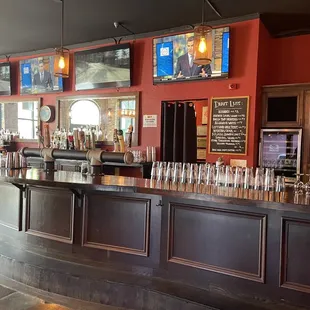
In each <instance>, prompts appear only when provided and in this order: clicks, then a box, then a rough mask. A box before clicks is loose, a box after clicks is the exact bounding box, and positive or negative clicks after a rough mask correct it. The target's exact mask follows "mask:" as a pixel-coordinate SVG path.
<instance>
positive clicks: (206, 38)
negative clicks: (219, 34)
mask: <svg viewBox="0 0 310 310" xmlns="http://www.w3.org/2000/svg"><path fill="white" fill-rule="evenodd" d="M204 10H205V0H202V23H201V25H199V26H196V27H195V28H194V63H195V64H197V65H208V64H210V63H211V62H212V27H210V26H208V25H206V24H205V21H204Z"/></svg>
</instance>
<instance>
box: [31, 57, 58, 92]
mask: <svg viewBox="0 0 310 310" xmlns="http://www.w3.org/2000/svg"><path fill="white" fill-rule="evenodd" d="M33 86H36V87H37V88H41V89H44V90H45V89H51V90H53V80H52V75H51V73H50V72H48V71H46V70H44V64H43V62H42V61H40V62H39V72H38V73H36V74H35V75H34V77H33Z"/></svg>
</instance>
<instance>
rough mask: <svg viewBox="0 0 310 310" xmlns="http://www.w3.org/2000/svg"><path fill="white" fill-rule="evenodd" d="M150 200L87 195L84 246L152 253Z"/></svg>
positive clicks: (141, 253) (134, 252) (123, 251)
mask: <svg viewBox="0 0 310 310" xmlns="http://www.w3.org/2000/svg"><path fill="white" fill-rule="evenodd" d="M149 230H150V200H149V199H139V198H130V197H124V196H119V197H118V196H108V195H104V194H98V193H93V194H91V195H86V196H85V201H84V214H83V246H84V247H93V248H97V249H102V250H109V251H116V252H122V253H127V254H134V255H141V256H148V255H149V238H150V232H149Z"/></svg>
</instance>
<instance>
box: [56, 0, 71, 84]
mask: <svg viewBox="0 0 310 310" xmlns="http://www.w3.org/2000/svg"><path fill="white" fill-rule="evenodd" d="M57 2H60V3H61V34H60V47H59V48H56V49H55V53H56V55H55V60H54V75H55V76H57V77H61V78H68V77H69V61H70V54H69V50H68V49H67V48H64V47H63V39H64V21H65V0H57Z"/></svg>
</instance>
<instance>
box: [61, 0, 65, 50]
mask: <svg viewBox="0 0 310 310" xmlns="http://www.w3.org/2000/svg"><path fill="white" fill-rule="evenodd" d="M64 19H65V0H61V34H60V46H61V48H63V45H64Z"/></svg>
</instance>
